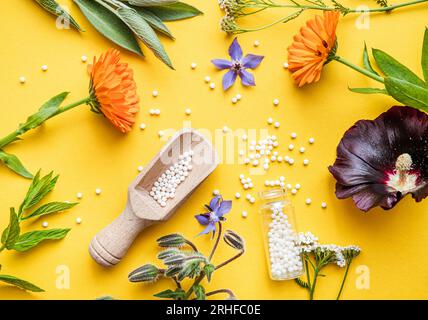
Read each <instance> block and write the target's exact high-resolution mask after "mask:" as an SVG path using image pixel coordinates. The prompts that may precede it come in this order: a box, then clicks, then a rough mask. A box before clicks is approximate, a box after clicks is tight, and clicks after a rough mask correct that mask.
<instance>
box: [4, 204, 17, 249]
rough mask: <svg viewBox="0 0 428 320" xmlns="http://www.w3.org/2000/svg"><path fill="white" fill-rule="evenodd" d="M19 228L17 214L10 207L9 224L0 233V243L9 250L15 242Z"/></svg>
mask: <svg viewBox="0 0 428 320" xmlns="http://www.w3.org/2000/svg"><path fill="white" fill-rule="evenodd" d="M20 232H21V228H20V227H19V220H18V215H17V214H16V212H15V209H14V208H10V218H9V225H8V226H7V228H6V229H4V231H3V233H2V235H1V243H2V244H3V245H4V246H5V247H6V249H8V250H10V249H12V247H13V246H14V245H15V244H16V242H17V241H18V238H19V233H20Z"/></svg>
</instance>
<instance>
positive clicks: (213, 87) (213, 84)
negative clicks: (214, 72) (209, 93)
mask: <svg viewBox="0 0 428 320" xmlns="http://www.w3.org/2000/svg"><path fill="white" fill-rule="evenodd" d="M210 89H211V90H213V89H215V83H214V82H211V83H210Z"/></svg>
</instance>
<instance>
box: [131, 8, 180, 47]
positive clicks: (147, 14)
mask: <svg viewBox="0 0 428 320" xmlns="http://www.w3.org/2000/svg"><path fill="white" fill-rule="evenodd" d="M134 9H135V11H137V12H138V14H139V15H140V16H141V17H143V19H144V20H146V21H147V23H148V24H149V25H150V26H151V27H152V28H153V29H154V30H155V31H158V32H160V33H162V34H163V35H165V36H167V37H168V38H170V39H172V40H174V36H173V35H172V34H171V31H169V29H168V27H167V26H166V25H165V24H164V23H163V22H162V20H161V19H160V18H158V16H157V15H155V14H154V13H153V12H151V11H148V10H146V9H144V8H138V7H134Z"/></svg>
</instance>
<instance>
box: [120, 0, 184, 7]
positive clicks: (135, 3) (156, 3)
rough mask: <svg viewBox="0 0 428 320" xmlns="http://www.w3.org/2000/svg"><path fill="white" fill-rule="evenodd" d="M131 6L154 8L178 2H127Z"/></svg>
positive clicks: (145, 0) (171, 0) (132, 0)
mask: <svg viewBox="0 0 428 320" xmlns="http://www.w3.org/2000/svg"><path fill="white" fill-rule="evenodd" d="M126 1H128V2H129V4H131V5H134V6H140V7H153V6H162V5H168V4H173V3H177V2H178V0H126Z"/></svg>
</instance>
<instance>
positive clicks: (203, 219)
mask: <svg viewBox="0 0 428 320" xmlns="http://www.w3.org/2000/svg"><path fill="white" fill-rule="evenodd" d="M206 207H207V209H208V210H209V212H207V213H202V214H198V215H196V216H195V218H196V220H198V222H199V223H200V224H201V225H203V226H207V227H206V228H205V229H204V230H203V231H202V232H201V233H200V234H199V235H202V234H207V233H210V232H211V231H212V232H215V231H216V224H217V223H218V222H219V221H223V220H224V217H223V216H224V215H225V214H226V213H228V212H229V211H230V209H232V201H223V199H222V198H221V196H216V197H215V198H213V199H212V200H211V202H210V205H209V206H206Z"/></svg>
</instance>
